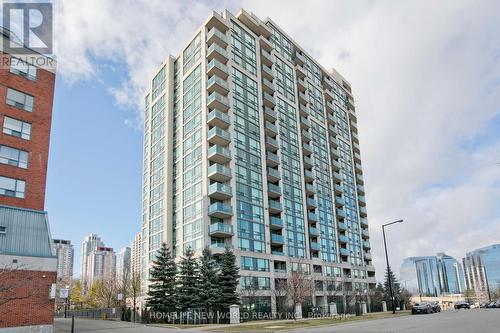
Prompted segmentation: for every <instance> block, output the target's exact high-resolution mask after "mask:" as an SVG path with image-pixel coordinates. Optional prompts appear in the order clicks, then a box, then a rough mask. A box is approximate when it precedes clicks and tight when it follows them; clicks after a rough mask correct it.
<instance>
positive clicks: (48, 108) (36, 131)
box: [0, 29, 57, 333]
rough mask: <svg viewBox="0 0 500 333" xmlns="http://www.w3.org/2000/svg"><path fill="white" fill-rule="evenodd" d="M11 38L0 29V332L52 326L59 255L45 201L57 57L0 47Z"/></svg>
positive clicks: (42, 328) (12, 39)
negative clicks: (11, 50)
mask: <svg viewBox="0 0 500 333" xmlns="http://www.w3.org/2000/svg"><path fill="white" fill-rule="evenodd" d="M12 37H13V35H11V33H10V32H9V31H8V30H5V29H1V30H0V38H1V40H0V47H2V48H1V51H0V127H1V130H0V332H4V331H5V332H9V333H10V332H32V331H37V332H52V331H53V310H54V296H55V294H54V293H55V282H56V274H57V258H56V256H55V254H54V253H53V251H52V239H51V236H50V228H49V223H48V218H47V213H46V212H45V211H44V203H45V185H46V176H47V160H48V152H49V139H50V127H51V118H52V100H53V95H54V82H55V61H54V60H53V59H51V58H48V57H46V56H44V55H41V54H36V53H33V52H28V53H24V54H22V55H21V54H16V55H11V54H8V53H6V52H4V51H3V50H4V48H3V45H7V44H5V43H7V42H11V44H10V45H12V42H14V43H15V40H16V39H15V38H12ZM18 46H19V44H18ZM26 50H27V51H31V50H29V49H27V48H25V49H24V51H26ZM19 53H22V52H19ZM29 59H31V60H32V61H33V60H35V61H37V63H40V62H39V61H40V60H42V62H43V63H44V64H45V65H46V64H49V63H52V66H44V67H39V66H35V65H33V62H31V63H30V61H29Z"/></svg>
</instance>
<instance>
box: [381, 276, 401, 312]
mask: <svg viewBox="0 0 500 333" xmlns="http://www.w3.org/2000/svg"><path fill="white" fill-rule="evenodd" d="M389 276H390V277H391V285H392V294H393V296H394V303H395V304H396V306H398V304H399V302H400V300H401V287H400V285H399V282H398V280H397V279H396V275H395V274H394V272H393V271H392V270H391V267H390V266H389V267H388V268H387V270H386V272H385V280H384V294H385V295H384V299H385V301H386V302H387V309H389V310H392V301H391V291H390V288H389Z"/></svg>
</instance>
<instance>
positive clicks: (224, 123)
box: [207, 110, 231, 128]
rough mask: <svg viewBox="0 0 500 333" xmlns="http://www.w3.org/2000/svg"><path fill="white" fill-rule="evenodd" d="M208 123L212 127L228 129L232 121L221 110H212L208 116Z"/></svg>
mask: <svg viewBox="0 0 500 333" xmlns="http://www.w3.org/2000/svg"><path fill="white" fill-rule="evenodd" d="M207 123H208V124H209V125H210V126H218V127H221V128H228V127H229V125H230V123H231V120H230V119H229V116H228V115H227V114H225V113H224V112H221V111H219V110H212V111H210V112H209V113H208V115H207Z"/></svg>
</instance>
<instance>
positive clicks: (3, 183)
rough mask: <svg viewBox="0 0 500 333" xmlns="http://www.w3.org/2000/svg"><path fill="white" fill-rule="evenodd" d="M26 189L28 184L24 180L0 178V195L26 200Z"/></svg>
mask: <svg viewBox="0 0 500 333" xmlns="http://www.w3.org/2000/svg"><path fill="white" fill-rule="evenodd" d="M25 187H26V182H25V181H24V180H19V179H13V178H8V177H2V176H0V195H5V196H8V197H15V198H24V189H25Z"/></svg>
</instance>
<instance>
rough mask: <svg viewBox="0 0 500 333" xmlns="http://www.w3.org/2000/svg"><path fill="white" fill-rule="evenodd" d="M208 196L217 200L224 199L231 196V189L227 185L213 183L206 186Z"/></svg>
mask: <svg viewBox="0 0 500 333" xmlns="http://www.w3.org/2000/svg"><path fill="white" fill-rule="evenodd" d="M208 196H209V197H211V198H214V199H218V200H225V199H228V198H230V197H232V196H233V191H232V189H231V186H229V185H225V184H222V183H213V184H210V185H209V186H208Z"/></svg>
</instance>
